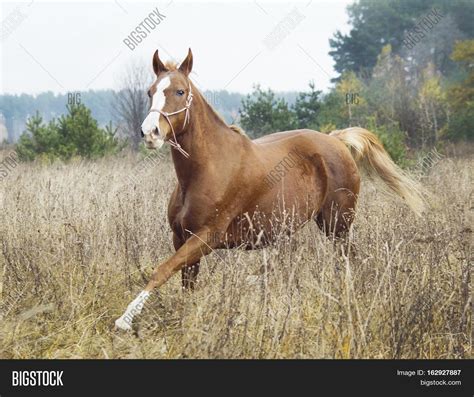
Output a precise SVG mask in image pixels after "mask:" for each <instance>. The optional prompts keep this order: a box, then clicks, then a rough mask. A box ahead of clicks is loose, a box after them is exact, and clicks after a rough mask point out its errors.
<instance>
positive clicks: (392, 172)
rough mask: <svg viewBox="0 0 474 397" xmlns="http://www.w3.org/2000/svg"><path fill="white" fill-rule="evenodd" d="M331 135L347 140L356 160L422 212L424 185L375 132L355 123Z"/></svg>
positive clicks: (423, 206) (416, 210)
mask: <svg viewBox="0 0 474 397" xmlns="http://www.w3.org/2000/svg"><path fill="white" fill-rule="evenodd" d="M329 135H332V136H334V137H336V138H338V139H340V140H341V141H342V142H344V144H345V145H346V146H347V147H349V149H351V152H352V156H353V157H354V160H355V161H356V162H357V164H358V165H362V167H363V168H364V169H365V170H366V171H367V172H368V174H369V175H374V173H375V174H376V176H378V177H379V178H380V179H381V180H382V181H383V182H385V184H386V185H387V187H388V188H389V189H390V190H391V191H392V192H393V193H395V194H396V195H397V196H399V197H401V198H402V199H403V200H405V202H406V203H407V204H408V206H409V207H410V208H411V209H412V210H413V211H414V212H415V213H416V214H418V215H420V214H421V213H422V212H423V210H424V208H425V201H424V199H423V196H422V191H423V189H422V188H421V186H420V185H419V184H418V183H417V182H416V181H414V180H413V179H412V178H410V177H409V176H408V175H407V174H406V173H405V172H404V171H403V170H402V169H401V168H400V167H398V166H397V165H396V164H395V163H394V162H393V161H392V159H391V158H390V156H389V155H388V153H387V152H386V151H385V149H384V147H383V145H382V143H381V142H380V141H379V140H378V138H377V137H376V136H375V134H373V133H372V132H370V131H367V130H365V129H363V128H360V127H352V128H347V129H345V130H337V131H333V132H331V133H330V134H329Z"/></svg>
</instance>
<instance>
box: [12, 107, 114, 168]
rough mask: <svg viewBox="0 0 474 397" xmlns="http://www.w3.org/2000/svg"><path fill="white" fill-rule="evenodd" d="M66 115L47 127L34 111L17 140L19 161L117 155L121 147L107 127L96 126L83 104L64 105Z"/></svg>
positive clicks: (110, 127) (111, 130)
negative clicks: (40, 158)
mask: <svg viewBox="0 0 474 397" xmlns="http://www.w3.org/2000/svg"><path fill="white" fill-rule="evenodd" d="M67 110H68V114H66V115H63V116H61V117H60V118H59V120H56V119H53V120H51V121H50V122H49V123H48V124H46V123H44V122H43V119H42V117H41V116H40V115H39V113H38V112H37V113H36V115H35V116H33V117H31V118H30V119H28V121H27V124H26V131H25V132H24V133H23V134H22V136H21V137H20V140H19V142H18V145H17V153H18V155H19V157H20V159H21V160H27V161H28V160H30V161H31V160H34V159H35V158H36V157H38V156H41V157H43V158H46V159H48V160H52V159H54V158H60V159H62V160H69V159H70V158H72V157H74V156H81V157H84V158H89V159H93V158H98V157H101V156H104V155H106V154H109V153H115V152H117V151H118V150H119V149H120V148H121V147H122V146H121V144H120V142H119V141H118V139H117V138H116V136H115V133H116V129H115V130H114V129H113V128H112V126H111V124H109V126H108V127H106V128H105V129H101V128H99V127H98V124H97V121H96V120H95V119H94V118H92V116H91V111H90V110H89V109H88V108H86V107H85V106H84V105H83V104H81V105H68V106H67Z"/></svg>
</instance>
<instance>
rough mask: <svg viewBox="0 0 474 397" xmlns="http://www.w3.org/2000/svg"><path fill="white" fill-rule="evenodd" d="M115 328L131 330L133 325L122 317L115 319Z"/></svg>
mask: <svg viewBox="0 0 474 397" xmlns="http://www.w3.org/2000/svg"><path fill="white" fill-rule="evenodd" d="M115 328H117V329H120V330H122V331H131V330H132V326H131V324H129V323H128V322H126V321H125V320H124V319H123V318H122V317H120V318H118V319H117V320H115Z"/></svg>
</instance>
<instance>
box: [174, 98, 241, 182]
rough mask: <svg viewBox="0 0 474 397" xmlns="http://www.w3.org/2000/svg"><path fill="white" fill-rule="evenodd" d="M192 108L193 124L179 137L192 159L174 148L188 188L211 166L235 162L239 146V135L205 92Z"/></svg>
mask: <svg viewBox="0 0 474 397" xmlns="http://www.w3.org/2000/svg"><path fill="white" fill-rule="evenodd" d="M196 99H197V98H196ZM191 107H192V111H191V113H190V119H189V123H188V125H187V126H186V127H185V130H184V131H183V133H182V134H179V136H178V137H177V141H178V143H179V144H180V145H181V147H182V148H183V149H184V150H185V151H186V152H187V153H188V154H189V158H186V157H184V156H183V155H182V154H181V153H180V152H179V151H177V150H176V149H174V148H172V149H171V152H172V157H173V163H174V167H175V170H176V175H177V177H178V181H179V183H180V185H181V188H182V189H186V188H188V187H189V185H190V184H191V183H192V182H193V181H194V180H197V179H198V177H199V175H203V174H204V173H205V172H207V171H208V170H209V167H210V166H212V168H213V169H215V168H216V167H219V164H220V163H224V162H229V161H232V156H233V155H236V154H237V152H236V151H235V148H234V150H233V148H232V146H234V145H235V136H236V135H237V134H235V133H233V132H232V131H231V130H230V129H229V128H228V127H227V126H226V124H225V123H224V122H223V121H222V120H221V119H220V117H219V116H218V115H217V114H216V113H215V112H214V110H213V109H212V108H211V107H210V106H209V105H208V104H207V103H206V102H205V101H204V98H203V97H202V96H201V95H200V96H199V99H198V100H194V101H193V103H192V105H191Z"/></svg>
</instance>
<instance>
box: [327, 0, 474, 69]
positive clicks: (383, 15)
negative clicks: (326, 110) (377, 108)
mask: <svg viewBox="0 0 474 397" xmlns="http://www.w3.org/2000/svg"><path fill="white" fill-rule="evenodd" d="M434 8H436V9H438V10H439V11H440V13H441V14H442V15H444V16H447V15H450V16H451V18H452V20H453V21H454V25H455V27H457V29H459V31H460V32H461V33H462V34H464V35H465V36H466V37H472V36H473V34H474V24H473V23H472V20H473V18H474V3H473V2H472V1H470V0H456V1H452V0H380V1H373V0H360V1H358V2H356V3H354V4H351V5H349V6H348V7H347V12H348V15H349V24H350V25H351V27H352V29H351V30H350V32H349V33H348V34H343V33H341V32H340V31H337V32H336V33H335V35H334V37H333V38H332V39H330V40H329V44H330V46H331V48H332V50H331V51H330V52H329V54H330V55H331V56H332V57H333V58H334V61H335V63H336V65H335V69H336V71H338V72H339V73H340V74H342V73H343V72H347V71H353V72H355V73H357V75H361V74H366V75H370V74H371V72H372V70H373V68H374V67H375V65H376V63H377V56H378V54H379V53H380V51H381V50H382V47H384V46H386V45H387V44H390V45H391V48H392V51H393V53H395V54H400V51H401V50H402V49H403V48H404V47H403V40H404V39H405V38H406V34H407V33H408V32H409V31H410V30H411V29H412V28H413V27H414V26H415V25H416V24H417V22H418V21H419V19H420V18H422V17H424V16H426V15H427V14H429V13H430V12H431V11H432V10H433V9H434ZM444 18H445V17H443V19H441V24H443V23H444V22H443V20H444ZM447 25H449V24H447ZM439 28H440V27H439V26H436V28H433V29H432V31H430V32H428V34H427V36H428V37H429V36H430V35H431V34H432V33H434V32H436V31H438V30H440V31H441V30H443V31H445V29H444V28H441V29H439ZM449 29H450V30H452V29H451V28H449ZM438 37H439V38H443V37H446V38H447V40H446V41H445V43H446V45H447V47H446V48H442V47H441V44H443V43H444V41H443V42H442V41H441V40H437V43H438V45H437V49H436V58H437V59H436V63H435V64H436V66H437V67H438V68H439V67H440V65H444V64H445V63H446V61H447V60H448V56H449V53H450V49H449V46H450V43H451V42H452V41H450V37H448V35H446V33H443V34H441V35H440V36H438ZM448 38H449V40H448ZM425 39H426V37H425V38H424V39H423V40H425ZM416 48H418V45H417V46H416ZM448 61H449V60H448Z"/></svg>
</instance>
